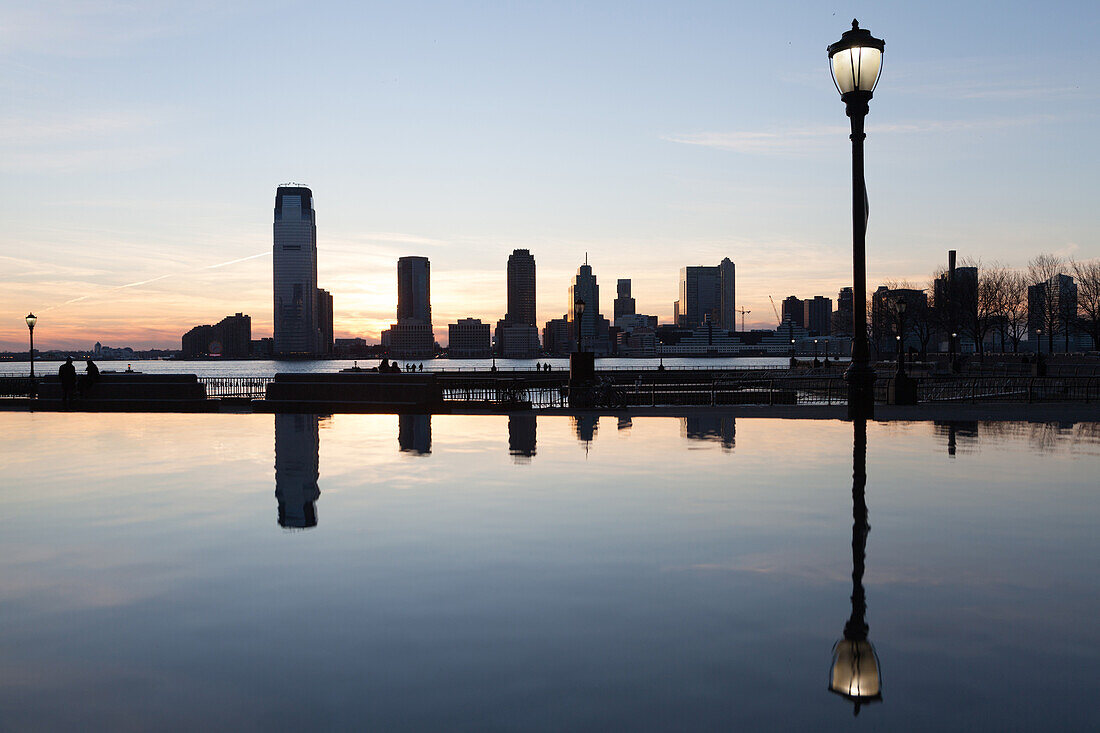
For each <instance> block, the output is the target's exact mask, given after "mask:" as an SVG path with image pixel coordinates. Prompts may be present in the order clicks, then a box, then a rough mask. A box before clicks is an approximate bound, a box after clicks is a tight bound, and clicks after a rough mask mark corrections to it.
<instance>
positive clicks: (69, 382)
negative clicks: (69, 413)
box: [57, 356, 76, 405]
mask: <svg viewBox="0 0 1100 733" xmlns="http://www.w3.org/2000/svg"><path fill="white" fill-rule="evenodd" d="M57 378H58V379H59V380H60V381H61V404H63V405H67V404H69V402H70V401H71V400H72V398H73V388H74V387H76V367H75V366H73V358H72V357H71V356H70V357H68V358H67V359H65V363H64V364H62V365H61V367H60V368H59V369H58V370H57Z"/></svg>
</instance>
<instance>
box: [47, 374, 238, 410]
mask: <svg viewBox="0 0 1100 733" xmlns="http://www.w3.org/2000/svg"><path fill="white" fill-rule="evenodd" d="M83 376H84V375H83V373H80V372H78V373H77V385H78V388H79V385H80V382H81V378H82V377H83ZM61 396H62V395H61V381H60V380H59V379H58V378H57V375H50V376H47V377H43V378H41V380H40V381H39V384H38V399H37V400H35V403H36V404H37V405H38V409H51V406H52V405H60V404H61ZM70 406H71V407H74V408H76V409H89V410H102V411H114V410H124V411H152V412H160V411H167V412H178V411H186V412H199V411H207V410H216V409H217V405H216V404H211V403H210V401H209V400H207V399H206V387H205V386H203V385H202V384H201V383H200V382H199V381H198V377H196V376H195V375H194V374H140V373H124V372H114V373H110V372H108V373H102V374H100V377H99V380H98V381H97V382H96V383H95V384H93V385H92V386H91V388H90V389H89V390H87V391H86V393H85V394H84V395H79V393H78V391H77V390H74V393H73V399H72V401H71V402H70Z"/></svg>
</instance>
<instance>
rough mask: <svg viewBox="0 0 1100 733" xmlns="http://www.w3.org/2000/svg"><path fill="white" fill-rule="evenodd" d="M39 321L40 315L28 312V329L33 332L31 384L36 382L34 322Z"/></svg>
mask: <svg viewBox="0 0 1100 733" xmlns="http://www.w3.org/2000/svg"><path fill="white" fill-rule="evenodd" d="M36 323H38V316H36V315H35V314H33V313H28V314H27V330H28V331H30V332H31V384H32V385H33V384H34V324H36Z"/></svg>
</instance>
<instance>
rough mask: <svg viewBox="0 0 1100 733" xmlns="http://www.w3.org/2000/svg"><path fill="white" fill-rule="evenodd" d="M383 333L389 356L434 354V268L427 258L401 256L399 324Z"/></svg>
mask: <svg viewBox="0 0 1100 733" xmlns="http://www.w3.org/2000/svg"><path fill="white" fill-rule="evenodd" d="M382 336H383V343H384V344H386V345H388V347H389V354H390V356H392V357H394V358H396V359H430V358H432V356H434V352H435V335H434V334H433V332H432V306H431V267H430V265H429V263H428V258H427V257H402V258H401V259H399V260H398V261H397V323H395V324H393V325H392V326H390V328H389V330H388V331H384V332H383V333H382Z"/></svg>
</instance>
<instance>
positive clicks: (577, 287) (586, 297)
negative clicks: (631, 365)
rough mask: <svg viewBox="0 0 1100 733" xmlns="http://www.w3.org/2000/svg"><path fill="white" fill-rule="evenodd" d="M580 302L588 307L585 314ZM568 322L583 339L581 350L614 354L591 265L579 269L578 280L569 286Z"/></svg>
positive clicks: (585, 264) (580, 344) (574, 279)
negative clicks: (579, 306) (579, 305)
mask: <svg viewBox="0 0 1100 733" xmlns="http://www.w3.org/2000/svg"><path fill="white" fill-rule="evenodd" d="M580 302H583V303H584V311H583V312H579V311H578V308H577V304H578V303H580ZM568 319H569V324H570V325H571V326H572V327H573V330H574V333H575V334H576V338H577V339H580V343H578V349H580V350H583V351H588V352H591V353H594V354H609V353H611V344H610V337H609V331H608V329H609V328H610V324H609V323H608V322H607V319H606V318H604V317H603V316H602V315H601V314H600V286H599V284H598V283H597V282H596V276H595V275H594V274H593V273H592V267H591V266H590V265H589V264H588V263H587V262H585V263H584V264H583V265H581V266H580V267H579V268H577V276H576V277H575V278H573V284H572V285H570V286H569V315H568Z"/></svg>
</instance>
